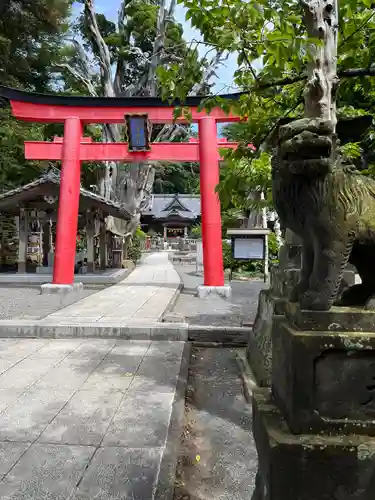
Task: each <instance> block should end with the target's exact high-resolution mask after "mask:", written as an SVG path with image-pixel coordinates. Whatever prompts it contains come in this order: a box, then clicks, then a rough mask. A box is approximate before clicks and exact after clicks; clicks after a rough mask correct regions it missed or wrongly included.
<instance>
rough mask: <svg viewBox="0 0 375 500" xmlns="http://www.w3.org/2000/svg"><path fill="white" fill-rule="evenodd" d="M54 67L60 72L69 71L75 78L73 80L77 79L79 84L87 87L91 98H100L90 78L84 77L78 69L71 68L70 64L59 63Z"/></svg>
mask: <svg viewBox="0 0 375 500" xmlns="http://www.w3.org/2000/svg"><path fill="white" fill-rule="evenodd" d="M54 67H55V68H56V70H58V71H59V72H60V71H61V70H66V71H68V73H70V74H71V75H72V76H73V78H75V79H76V80H77V81H78V82H80V83H82V84H83V85H84V86H85V87H86V89H87V91H88V93H89V94H90V95H91V96H93V97H98V94H97V92H96V89H95V87H94V86H93V85H92V83H91V81H90V80H89V79H88V78H86V77H85V76H83V75H82V74H81V73H80V72H79V71H77V70H76V69H74V68H73V66H71V65H70V64H68V63H59V64H55V65H54Z"/></svg>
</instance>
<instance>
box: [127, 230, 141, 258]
mask: <svg viewBox="0 0 375 500" xmlns="http://www.w3.org/2000/svg"><path fill="white" fill-rule="evenodd" d="M141 256H142V250H141V238H140V237H139V236H138V235H137V234H134V235H133V237H132V240H131V243H130V245H129V246H128V249H127V257H128V259H130V260H132V261H133V262H134V264H137V262H138V261H139V260H140V258H141Z"/></svg>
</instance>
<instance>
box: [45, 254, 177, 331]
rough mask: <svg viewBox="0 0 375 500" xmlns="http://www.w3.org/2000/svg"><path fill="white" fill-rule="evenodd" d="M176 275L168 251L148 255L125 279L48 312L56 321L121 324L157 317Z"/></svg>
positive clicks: (174, 288) (173, 289)
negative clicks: (69, 304) (59, 308)
mask: <svg viewBox="0 0 375 500" xmlns="http://www.w3.org/2000/svg"><path fill="white" fill-rule="evenodd" d="M179 285H180V277H179V275H178V273H177V272H176V271H175V269H174V267H173V265H172V263H171V262H170V261H169V260H168V253H166V252H158V253H154V254H151V255H149V256H148V257H146V258H145V260H144V261H143V262H142V263H141V264H140V265H139V267H137V268H136V269H135V270H134V271H133V272H132V273H131V274H130V276H128V277H127V278H126V279H125V280H123V281H121V282H120V283H118V284H116V285H113V286H111V287H110V288H106V289H105V290H102V291H100V292H98V293H96V294H94V295H91V296H89V297H86V298H84V299H83V300H80V301H79V302H76V303H75V304H72V305H71V306H68V307H66V308H64V309H61V310H60V311H57V312H55V313H53V314H50V315H49V316H47V317H46V321H47V322H55V323H58V324H59V325H64V324H65V325H71V326H72V325H76V324H78V325H79V324H82V323H88V322H90V323H93V322H95V323H99V324H102V325H112V324H113V325H116V326H119V327H120V326H124V325H128V324H135V323H146V324H147V323H153V322H156V321H159V320H160V318H161V316H162V315H163V313H164V311H165V309H166V308H167V306H168V304H169V303H170V301H171V300H172V298H173V297H174V295H175V294H176V292H177V289H178V287H179Z"/></svg>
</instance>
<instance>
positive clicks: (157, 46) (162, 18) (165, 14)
mask: <svg viewBox="0 0 375 500" xmlns="http://www.w3.org/2000/svg"><path fill="white" fill-rule="evenodd" d="M165 3H166V0H160V5H159V12H158V18H157V23H156V37H155V41H154V44H153V47H152V56H151V61H150V66H149V69H148V77H147V89H148V93H149V95H151V96H155V95H156V91H157V82H156V70H157V68H158V66H159V63H160V59H161V55H162V53H163V50H164V44H165V36H166V32H167V26H168V22H169V21H170V20H171V19H172V18H173V14H174V10H175V8H176V3H177V0H171V3H170V5H169V9H168V10H167V8H166V5H165Z"/></svg>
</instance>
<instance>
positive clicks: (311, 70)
mask: <svg viewBox="0 0 375 500" xmlns="http://www.w3.org/2000/svg"><path fill="white" fill-rule="evenodd" d="M302 5H303V7H304V13H305V23H306V27H307V32H308V35H309V38H315V39H319V40H321V42H322V43H321V44H319V45H318V44H314V43H313V42H312V43H311V45H310V47H311V52H312V60H311V62H310V63H309V66H308V83H307V85H306V88H305V94H304V98H305V115H306V116H307V117H311V118H323V119H325V120H331V121H332V123H333V125H334V127H335V126H336V122H337V118H336V92H337V88H338V85H339V80H338V77H337V34H338V33H337V32H338V4H337V0H302Z"/></svg>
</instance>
